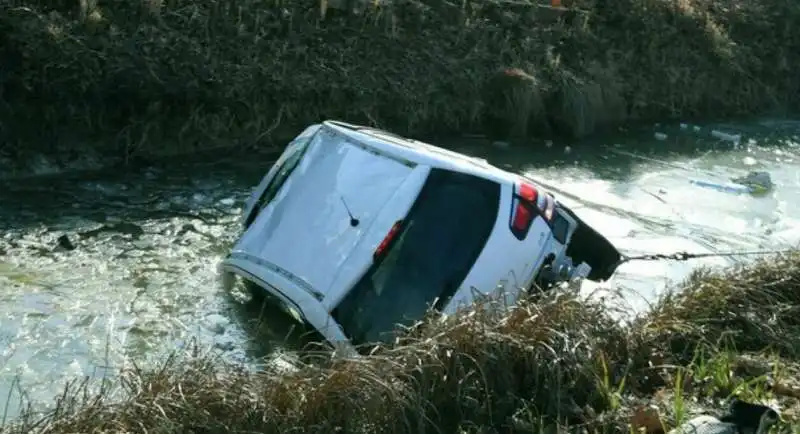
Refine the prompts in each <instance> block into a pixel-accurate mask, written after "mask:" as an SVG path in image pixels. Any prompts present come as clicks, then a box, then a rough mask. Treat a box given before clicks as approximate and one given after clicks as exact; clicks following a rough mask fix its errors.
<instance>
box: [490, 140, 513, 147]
mask: <svg viewBox="0 0 800 434" xmlns="http://www.w3.org/2000/svg"><path fill="white" fill-rule="evenodd" d="M492 146H494V147H495V148H502V149H505V148H508V146H509V145H508V142H504V141H502V140H495V141H494V142H492Z"/></svg>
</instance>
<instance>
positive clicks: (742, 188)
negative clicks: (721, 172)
mask: <svg viewBox="0 0 800 434" xmlns="http://www.w3.org/2000/svg"><path fill="white" fill-rule="evenodd" d="M689 182H690V183H692V184H694V185H697V186H699V187H706V188H711V189H714V190H717V191H722V192H724V193H733V194H752V193H753V192H752V191H751V188H750V187H748V186H746V185H739V184H720V183H717V182H711V181H702V180H699V179H690V180H689Z"/></svg>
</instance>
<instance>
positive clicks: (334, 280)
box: [222, 121, 621, 353]
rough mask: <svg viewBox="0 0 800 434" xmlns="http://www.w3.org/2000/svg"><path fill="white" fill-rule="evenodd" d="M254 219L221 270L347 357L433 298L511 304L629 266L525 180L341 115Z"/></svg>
mask: <svg viewBox="0 0 800 434" xmlns="http://www.w3.org/2000/svg"><path fill="white" fill-rule="evenodd" d="M242 223H243V226H244V233H243V234H242V236H241V238H240V239H239V240H238V242H237V243H236V244H235V246H234V247H233V249H232V251H231V253H230V254H229V255H228V256H227V257H226V258H225V260H224V261H223V263H222V269H223V270H224V271H225V272H228V273H233V274H234V275H237V276H239V277H241V278H243V279H245V280H246V281H248V282H249V283H250V284H251V285H254V286H256V287H257V288H260V289H261V290H264V291H267V292H268V293H269V294H271V295H272V296H273V298H276V299H277V300H279V301H280V302H281V303H282V304H284V305H285V307H286V308H288V309H289V310H290V311H293V312H294V315H296V316H297V317H299V318H300V319H301V320H303V321H305V322H306V323H307V324H308V325H310V326H312V327H313V328H314V329H316V330H317V331H318V332H319V333H320V334H321V335H322V336H323V337H324V338H325V339H327V340H328V341H329V342H330V343H332V344H334V346H335V347H337V348H340V349H345V350H346V351H347V352H349V353H352V352H353V350H354V349H355V348H356V347H357V346H361V344H368V343H375V342H387V341H391V340H392V339H394V331H395V326H396V324H409V323H412V322H414V321H416V320H419V319H420V318H421V317H422V316H423V315H424V313H425V311H426V310H427V309H428V307H429V306H430V305H431V304H433V307H434V308H435V309H438V310H440V311H443V312H445V313H452V312H454V311H455V310H456V309H457V308H458V307H459V306H462V305H467V304H470V303H472V302H473V301H474V300H475V299H476V297H481V296H486V295H491V294H493V293H496V291H502V292H503V295H504V296H505V297H506V298H507V301H508V302H511V303H513V302H514V301H515V299H516V297H517V295H518V293H519V289H522V290H527V289H529V288H530V287H531V286H532V285H534V284H535V283H539V284H546V283H553V282H555V281H557V280H561V279H569V278H572V277H586V278H588V279H590V280H606V279H608V278H609V277H610V276H611V274H612V273H613V272H614V271H615V268H616V264H617V262H618V261H619V260H620V258H621V256H620V253H619V252H618V251H617V249H616V248H615V247H614V246H613V245H612V244H611V243H610V242H609V241H608V240H607V239H605V238H604V237H603V236H601V235H600V234H598V233H597V232H596V231H594V230H593V229H592V228H591V227H589V226H587V225H586V224H585V223H583V221H581V220H580V219H579V218H578V217H577V216H576V215H575V214H574V213H573V212H572V211H571V210H569V209H567V208H566V207H564V206H563V205H562V204H560V203H559V202H558V201H556V200H555V199H554V197H553V196H552V195H551V194H549V193H546V192H544V191H543V190H541V189H540V188H538V187H537V186H535V185H534V184H533V183H532V182H531V181H530V180H529V179H527V178H525V177H523V176H522V175H518V174H514V173H510V172H506V171H504V170H501V169H499V168H497V167H494V166H492V165H490V164H488V163H487V162H486V161H484V160H482V159H478V158H472V157H469V156H465V155H462V154H459V153H456V152H452V151H448V150H445V149H442V148H439V147H435V146H433V145H429V144H427V143H423V142H420V141H416V140H411V139H407V138H403V137H400V136H397V135H394V134H392V133H389V132H386V131H381V130H377V129H374V128H368V127H362V126H356V125H350V124H346V123H343V122H336V121H325V122H323V123H321V124H316V125H313V126H310V127H308V128H306V130H305V131H303V132H302V133H301V134H300V135H299V136H297V137H296V138H295V139H294V140H293V141H292V142H291V143H290V144H289V145H288V147H287V148H286V150H285V151H284V152H283V154H282V155H281V156H280V158H279V159H278V160H277V161H276V162H275V164H274V165H273V166H272V168H271V169H270V170H269V172H268V173H267V174H266V175H265V176H264V178H263V179H262V180H261V183H260V184H259V185H258V186H257V187H256V188H255V190H254V191H253V193H252V195H251V197H250V199H249V200H248V202H247V204H246V206H245V210H244V213H243V216H242ZM573 263H574V264H578V266H577V267H573V266H572V265H573ZM545 265H546V267H545ZM559 269H561V271H562V272H561V273H559V272H558V270H559ZM551 270H552V271H551Z"/></svg>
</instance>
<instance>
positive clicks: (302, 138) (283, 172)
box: [245, 132, 317, 226]
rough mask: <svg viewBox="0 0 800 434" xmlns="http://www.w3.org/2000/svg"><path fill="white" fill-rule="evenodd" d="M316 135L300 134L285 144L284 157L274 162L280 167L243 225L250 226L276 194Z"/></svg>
mask: <svg viewBox="0 0 800 434" xmlns="http://www.w3.org/2000/svg"><path fill="white" fill-rule="evenodd" d="M316 135H317V134H316V132H315V133H313V134H309V135H305V134H301V135H299V136H297V137H296V138H295V139H294V140H293V141H292V142H291V143H289V145H288V146H286V150H285V151H284V154H285V155H286V158H285V159H284V160H283V161H282V162H280V161H278V162H276V163H275V164H280V167H279V168H278V170H277V171H276V172H275V176H273V177H272V179H271V180H270V181H269V184H267V188H265V189H264V193H262V194H261V197H259V198H258V201H257V202H256V205H255V207H253V213H252V214H250V216H249V217H248V219H247V224H246V225H245V226H250V224H251V223H253V220H255V219H256V216H258V213H259V212H261V210H263V209H264V208H265V207H266V206H267V205H269V203H270V202H272V199H274V198H275V196H276V195H277V194H278V191H279V190H280V189H281V187H282V186H283V184H284V183H285V182H286V179H287V178H288V177H289V175H291V174H292V172H293V171H294V169H295V168H296V167H297V164H298V163H300V160H301V159H302V158H303V156H304V155H305V154H306V150H307V149H308V147H309V145H310V144H311V141H312V140H313V139H314V137H315V136H316Z"/></svg>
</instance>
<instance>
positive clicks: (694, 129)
mask: <svg viewBox="0 0 800 434" xmlns="http://www.w3.org/2000/svg"><path fill="white" fill-rule="evenodd" d="M692 131H694V132H695V133H699V132H700V127H699V126H698V125H695V126H693V127H692Z"/></svg>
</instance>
